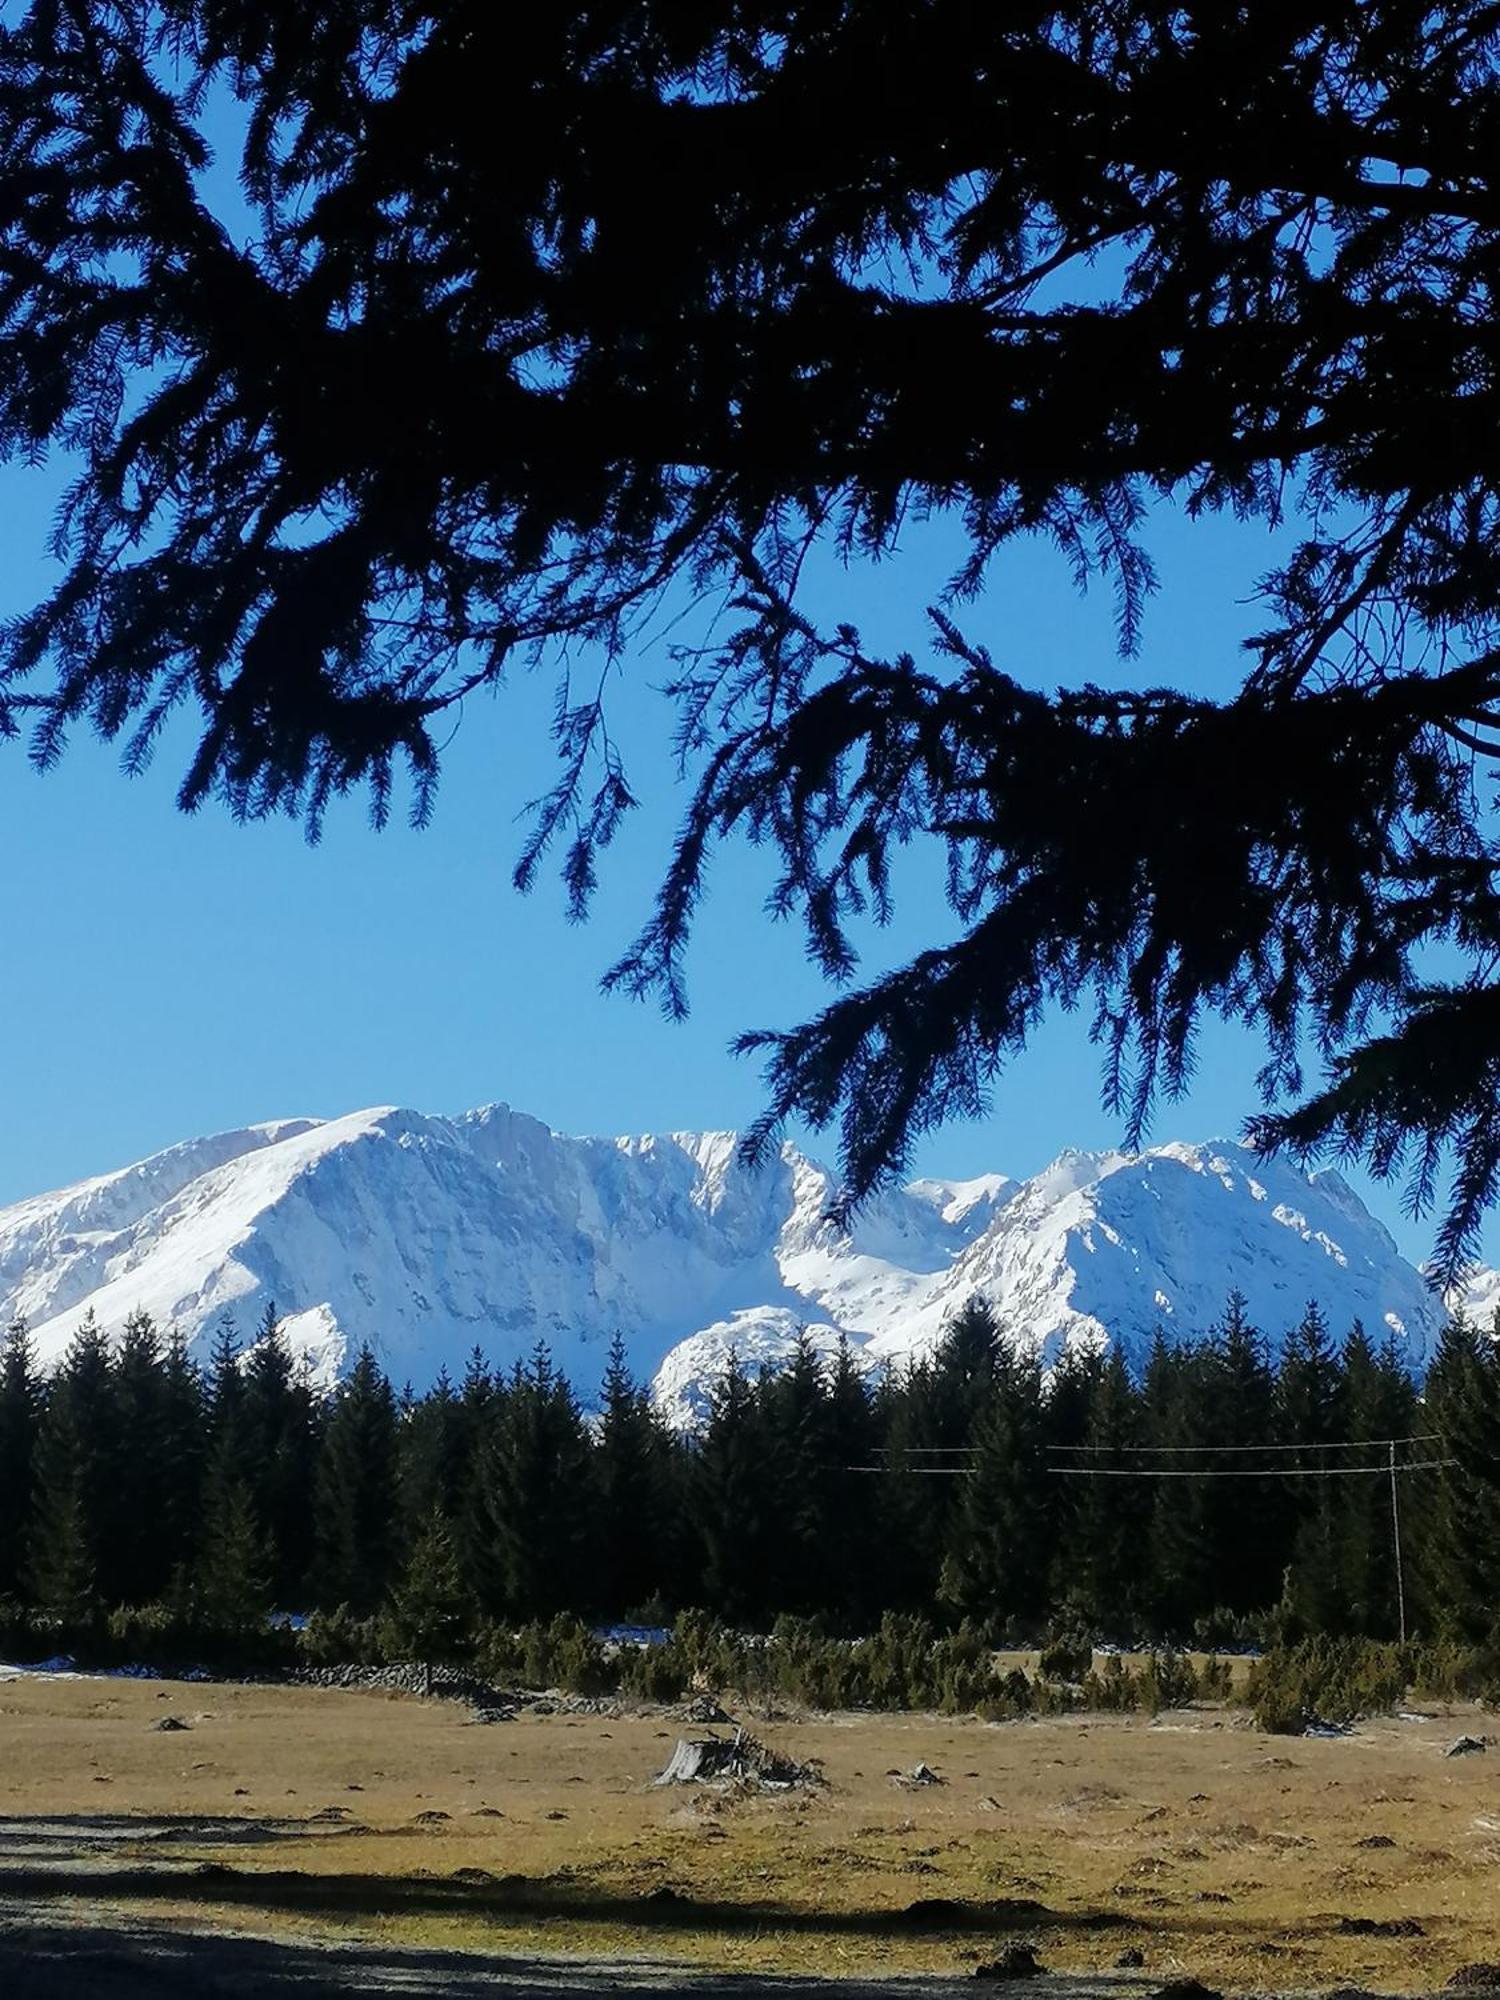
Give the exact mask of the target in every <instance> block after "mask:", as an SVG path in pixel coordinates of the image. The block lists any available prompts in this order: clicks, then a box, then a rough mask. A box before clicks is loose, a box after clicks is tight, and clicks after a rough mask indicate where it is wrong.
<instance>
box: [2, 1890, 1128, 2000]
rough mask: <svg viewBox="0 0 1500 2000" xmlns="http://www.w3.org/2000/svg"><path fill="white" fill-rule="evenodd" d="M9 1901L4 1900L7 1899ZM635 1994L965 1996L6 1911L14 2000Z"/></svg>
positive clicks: (946, 1999)
mask: <svg viewBox="0 0 1500 2000" xmlns="http://www.w3.org/2000/svg"><path fill="white" fill-rule="evenodd" d="M0 1907H3V1906H0ZM1039 1983H1040V1984H1045V1987H1046V1989H1047V1996H1048V2000H1120V1996H1121V1994H1122V1991H1123V1989H1122V1982H1121V1981H1120V1980H1118V1979H1115V1980H1108V1979H1086V1978H1081V1979H1048V1980H1046V1981H1045V1982H1028V1989H1029V1990H1031V1991H1036V1989H1037V1986H1038V1984H1039ZM620 1992H626V1993H629V1994H633V1995H636V1996H642V2000H644V1996H649V1995H652V1994H662V1995H670V1996H672V2000H798V1997H799V1996H807V2000H812V1996H817V2000H830V1996H831V1995H836V1996H837V2000H960V1996H964V1995H967V1996H970V2000H972V1993H973V1986H972V1983H971V1982H969V1981H963V1980H957V1979H939V1978H933V1979H900V1980H864V1979H859V1980H840V1981H838V1982H837V1984H836V1985H834V1984H833V1983H832V1982H826V1981H819V1980H813V1979H785V1978H763V1977H757V1976H737V1975H732V1974H717V1973H704V1972H697V1971H694V1970H691V1969H686V1968H680V1967H675V1966H671V1965H664V1964H652V1963H651V1962H650V1961H649V1960H636V1959H633V1960H626V1961H618V1960H617V1961H612V1962H601V1963H598V1964H592V1963H591V1964H583V1963H581V1962H578V1961H567V1960H551V1959H545V1958H538V1957H534V1956H533V1957H524V1956H517V1955H495V1956H488V1955H486V1956H480V1955H477V1954H473V1953H460V1952H443V1951H385V1950H380V1949H378V1948H374V1947H370V1948H365V1947H359V1946H337V1947H332V1948H324V1947H320V1946H316V1945H308V1944H305V1943H297V1942H287V1941H281V1940H273V1939H266V1938H254V1937H232V1936H222V1935H215V1934H211V1933H207V1932H202V1931H194V1932H184V1931H174V1930H169V1929H166V1928H164V1927H159V1926H154V1925H145V1926H136V1925H133V1924H129V1923H122V1924H120V1925H119V1926H115V1925H108V1924H103V1923H99V1922H93V1923H80V1924H78V1925H76V1926H75V1925H69V1924H63V1923H58V1924H49V1923H45V1922H37V1921H15V1920H10V1919H6V1918H5V1917H4V1915H3V1914H0V1993H3V1994H4V1995H5V2000H252V1996H253V2000H325V1996H326V2000H337V1996H347V1995H358V1994H365V1995H370V1996H392V2000H403V1996H404V2000H428V1996H430V2000H533V1996H534V2000H542V1996H544V1995H548V1994H574V1995H578V1996H580V2000H583V1997H584V1996H591V1995H599V1996H601V2000H602V1997H603V1996H604V1995H606V1994H609V1993H620Z"/></svg>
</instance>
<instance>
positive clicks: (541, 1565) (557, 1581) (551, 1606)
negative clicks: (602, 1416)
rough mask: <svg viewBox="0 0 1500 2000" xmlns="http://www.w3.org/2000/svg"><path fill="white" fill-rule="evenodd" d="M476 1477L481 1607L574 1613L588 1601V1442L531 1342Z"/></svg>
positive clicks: (570, 1401)
mask: <svg viewBox="0 0 1500 2000" xmlns="http://www.w3.org/2000/svg"><path fill="white" fill-rule="evenodd" d="M479 1478H480V1483H481V1486H482V1489H483V1497H484V1506H485V1513H486V1518H487V1522H488V1526H489V1531H490V1535H491V1549H490V1556H489V1561H490V1565H491V1569H490V1587H491V1589H492V1591H494V1592H495V1593H496V1596H497V1598H498V1601H497V1602H494V1603H492V1604H491V1605H490V1606H488V1607H487V1608H489V1609H492V1610H497V1611H503V1612H504V1613H505V1614H506V1615H508V1616H510V1617H512V1618H518V1619H525V1618H544V1617H549V1616H551V1615H552V1614H553V1613H555V1612H558V1611H581V1610H583V1609H585V1608H586V1607H587V1605H588V1603H589V1601H590V1598H591V1596H592V1595H593V1589H594V1579H593V1577H592V1575H591V1574H590V1569H589V1554H590V1551H589V1548H588V1535H587V1527H588V1441H587V1436H586V1434H585V1431H584V1426H583V1418H582V1415H581V1413H580V1411H579V1408H578V1404H577V1402H576V1401H575V1399H574V1396H573V1392H572V1390H571V1389H570V1388H569V1386H568V1384H567V1382H566V1380H565V1379H564V1378H563V1377H562V1376H561V1375H559V1374H558V1372H557V1370H556V1369H555V1368H554V1367H553V1365H552V1359H551V1356H550V1354H549V1352H548V1349H547V1346H546V1343H545V1342H544V1341H539V1342H538V1343H537V1346H536V1348H535V1349H534V1350H533V1352H532V1355H531V1359H530V1361H529V1362H528V1363H527V1365H526V1366H525V1367H524V1368H523V1367H522V1366H521V1365H520V1364H519V1363H518V1364H517V1367H516V1370H515V1373H514V1375H513V1376H512V1379H511V1382H510V1385H509V1391H508V1393H507V1395H506V1396H505V1397H504V1399H503V1401H502V1403H501V1405H500V1409H499V1414H498V1417H497V1418H496V1420H495V1421H494V1423H493V1425H492V1426H491V1429H490V1432H489V1437H488V1440H487V1444H486V1449H485V1451H484V1455H483V1457H482V1459H481V1462H480V1468H479Z"/></svg>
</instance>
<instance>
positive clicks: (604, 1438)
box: [589, 1333, 674, 1617]
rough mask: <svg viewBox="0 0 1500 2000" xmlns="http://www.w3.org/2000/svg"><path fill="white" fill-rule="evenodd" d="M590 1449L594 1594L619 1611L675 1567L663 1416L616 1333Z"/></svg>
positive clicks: (658, 1586) (634, 1604) (640, 1601)
mask: <svg viewBox="0 0 1500 2000" xmlns="http://www.w3.org/2000/svg"><path fill="white" fill-rule="evenodd" d="M590 1456H591V1485H592V1507H591V1515H592V1527H591V1530H590V1534H589V1541H590V1545H591V1549H592V1553H593V1557H594V1562H595V1573H596V1576H597V1580H598V1581H597V1601H598V1604H599V1606H600V1608H601V1609H603V1610H605V1611H608V1612H610V1613H611V1614H613V1615H614V1616H616V1617H620V1616H623V1615H625V1614H627V1613H629V1612H632V1611H634V1610H637V1609H638V1608H639V1607H640V1606H642V1605H644V1604H645V1603H646V1601H647V1599H648V1598H650V1597H651V1596H652V1595H653V1594H654V1593H656V1594H659V1593H660V1592H661V1590H662V1588H663V1586H664V1584H665V1583H666V1581H667V1578H668V1576H669V1574H670V1570H671V1567H672V1565H671V1561H670V1551H669V1549H668V1548H667V1543H668V1539H669V1537H670V1536H671V1534H672V1533H673V1532H674V1530H673V1528H672V1525H671V1522H670V1517H669V1513H668V1506H669V1496H668V1491H667V1463H666V1461H667V1451H666V1443H665V1440H664V1438H663V1436H662V1429H661V1424H660V1421H659V1420H658V1418H657V1417H656V1415H655V1413H654V1411H653V1410H652V1408H651V1399H650V1396H649V1394H648V1393H647V1391H646V1390H645V1389H644V1388H642V1387H641V1386H640V1385H639V1384H638V1383H637V1382H636V1381H635V1380H634V1378H633V1377H632V1375H631V1373H630V1368H629V1364H628V1362H627V1360H626V1354H625V1342H624V1340H623V1338H622V1336H621V1335H620V1334H619V1333H616V1334H615V1335H614V1337H613V1339H612V1340H611V1341H610V1345H609V1358H608V1360H607V1362H606V1364H605V1370H604V1380H603V1383H602V1384H601V1386H600V1392H599V1423H598V1428H597V1430H596V1432H595V1435H594V1447H593V1451H592V1453H591V1455H590Z"/></svg>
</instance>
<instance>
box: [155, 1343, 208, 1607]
mask: <svg viewBox="0 0 1500 2000" xmlns="http://www.w3.org/2000/svg"><path fill="white" fill-rule="evenodd" d="M207 1424H208V1419H207V1410H206V1406H205V1403H204V1392H203V1378H202V1376H201V1375H200V1374H199V1372H198V1369H197V1366H196V1365H195V1363H194V1361H193V1359H192V1356H191V1354H190V1353H189V1351H188V1344H187V1341H186V1340H185V1339H184V1338H183V1336H182V1334H181V1333H180V1332H179V1331H178V1330H177V1329H176V1328H175V1327H174V1328H173V1330H172V1332H171V1334H170V1335H169V1336H168V1339H167V1348H166V1354H165V1356H164V1357H163V1360H162V1383H161V1431H160V1449H161V1455H162V1465H161V1484H162V1496H163V1497H162V1504H161V1512H160V1514H159V1516H158V1518H157V1521H156V1532H157V1534H158V1536H159V1538H160V1541H161V1561H162V1568H163V1570H164V1573H165V1574H166V1576H167V1577H168V1578H169V1579H170V1580H171V1588H172V1591H173V1594H174V1595H177V1596H180V1595H181V1594H182V1592H183V1591H184V1590H186V1588H187V1586H188V1580H189V1577H190V1574H191V1571H192V1567H193V1563H194V1560H195V1557H196V1554H197V1542H198V1532H199V1523H200V1521H201V1518H202V1505H203V1496H202V1488H203V1465H204V1456H205V1452H206V1449H207Z"/></svg>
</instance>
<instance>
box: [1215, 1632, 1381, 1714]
mask: <svg viewBox="0 0 1500 2000" xmlns="http://www.w3.org/2000/svg"><path fill="white" fill-rule="evenodd" d="M1411 1668H1412V1662H1411V1660H1410V1659H1409V1657H1408V1655H1407V1654H1406V1653H1405V1652H1404V1651H1403V1650H1402V1648H1401V1647H1399V1646H1393V1645H1385V1644H1381V1643H1379V1642H1378V1641H1375V1640H1370V1639H1332V1638H1326V1637H1324V1638H1317V1639H1304V1640H1301V1641H1300V1642H1299V1643H1298V1644H1297V1645H1295V1646H1273V1647H1272V1648H1271V1650H1270V1652H1268V1653H1266V1654H1265V1655H1264V1656H1263V1657H1262V1658H1261V1659H1259V1660H1257V1661H1256V1662H1255V1663H1254V1665H1253V1666H1252V1667H1251V1669H1250V1678H1249V1681H1248V1682H1247V1684H1246V1688H1245V1700H1246V1702H1247V1703H1248V1704H1249V1707H1250V1710H1251V1712H1252V1714H1253V1715H1254V1717H1255V1720H1256V1722H1257V1723H1258V1724H1259V1725H1260V1727H1261V1728H1262V1729H1266V1730H1269V1731H1271V1732H1272V1733H1273V1734H1276V1735H1297V1734H1300V1733H1301V1732H1302V1731H1303V1730H1305V1729H1307V1728H1308V1727H1309V1726H1310V1725H1311V1724H1312V1723H1314V1722H1326V1723H1329V1724H1332V1725H1335V1726H1340V1725H1343V1724H1345V1723H1349V1722H1354V1721H1356V1720H1357V1719H1358V1718H1359V1717H1360V1716H1364V1715H1377V1714H1381V1713H1385V1712H1388V1711H1389V1710H1390V1709H1392V1708H1395V1707H1396V1706H1397V1704H1398V1703H1399V1702H1400V1701H1401V1699H1402V1698H1403V1696H1404V1695H1405V1693H1406V1690H1407V1687H1408V1685H1409V1684H1410V1681H1411Z"/></svg>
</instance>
